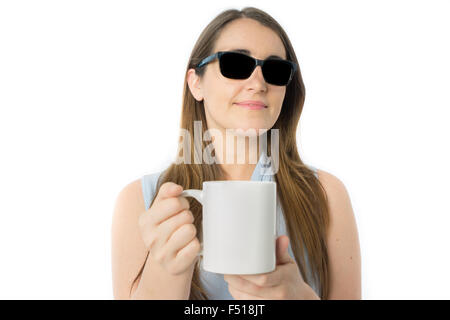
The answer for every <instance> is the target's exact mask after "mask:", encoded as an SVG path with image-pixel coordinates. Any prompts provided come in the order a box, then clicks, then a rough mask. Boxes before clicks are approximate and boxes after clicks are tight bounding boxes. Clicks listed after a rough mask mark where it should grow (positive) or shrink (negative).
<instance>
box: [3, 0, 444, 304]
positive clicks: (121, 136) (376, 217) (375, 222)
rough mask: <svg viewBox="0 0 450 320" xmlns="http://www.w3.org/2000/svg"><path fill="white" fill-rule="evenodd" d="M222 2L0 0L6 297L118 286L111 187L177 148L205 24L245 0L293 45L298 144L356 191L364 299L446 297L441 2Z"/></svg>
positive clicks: (105, 295)
mask: <svg viewBox="0 0 450 320" xmlns="http://www.w3.org/2000/svg"><path fill="white" fill-rule="evenodd" d="M219 3H220V2H217V1H188V2H181V1H180V2H179V3H173V2H154V1H1V2H0V148H1V149H0V150H1V156H0V164H1V165H0V197H1V198H0V259H1V260H0V261H1V262H0V298H3V299H112V298H113V296H112V284H111V262H110V256H111V254H110V250H111V241H110V238H111V234H110V230H111V218H112V212H113V206H114V202H115V199H116V196H117V194H118V192H119V191H120V190H121V189H122V188H123V187H124V186H125V185H126V184H128V183H129V182H131V181H133V180H135V179H139V178H140V177H141V176H142V175H143V174H147V173H152V172H155V171H156V170H160V169H163V168H165V166H166V165H167V164H168V163H169V161H171V160H172V159H173V157H174V155H175V151H176V142H177V141H178V140H177V139H178V133H179V120H180V111H181V97H182V88H183V79H184V71H185V68H186V64H187V61H188V58H189V55H190V53H191V50H192V48H193V46H194V43H195V41H196V40H197V37H198V36H199V35H200V32H201V31H202V30H203V28H204V27H205V26H206V25H207V24H208V23H209V21H211V20H212V19H213V18H214V17H215V16H216V15H217V14H219V13H220V12H222V11H223V10H225V9H229V8H238V9H241V8H243V7H244V6H246V5H249V6H253V5H254V6H257V7H259V8H261V9H263V10H265V11H266V12H268V13H269V14H271V15H272V16H273V17H274V18H275V19H277V20H278V21H279V23H280V24H281V25H282V26H283V27H284V28H285V30H286V32H287V34H288V35H289V37H290V39H291V41H292V44H293V46H294V49H295V51H296V54H297V57H298V59H299V63H300V69H301V72H302V74H303V79H304V82H305V85H306V102H305V106H304V111H303V114H302V117H301V120H300V125H299V130H298V142H299V150H300V156H301V157H302V159H303V160H304V161H305V162H306V163H307V164H311V165H313V166H316V167H318V168H319V169H322V170H325V171H328V172H330V173H332V174H334V175H335V176H337V177H338V178H339V179H341V180H342V181H343V182H344V184H345V185H346V187H347V189H348V191H349V193H350V196H351V200H352V204H353V208H354V212H355V215H356V219H357V224H358V229H359V235H360V243H361V252H362V276H363V278H362V288H363V299H432V298H435V299H449V298H450V293H449V291H448V287H449V285H450V275H449V272H448V270H450V258H449V254H448V244H449V243H450V235H449V234H450V232H449V222H450V219H449V214H450V205H449V202H448V200H447V199H448V191H449V188H448V181H449V178H450V172H449V169H448V163H449V162H450V159H449V158H450V152H449V148H448V137H449V133H450V130H449V128H448V121H449V115H450V112H449V108H450V95H449V89H450V88H449V84H450V59H449V57H450V43H449V41H448V39H449V30H450V20H449V19H448V16H449V12H450V3H449V2H448V1H429V0H427V1H425V0H424V1H317V0H316V1H295V2H294V1H280V0H278V1H273V0H270V1H257V2H256V1H255V2H245V1H233V2H232V1H230V2H226V4H225V5H224V4H223V1H222V4H219Z"/></svg>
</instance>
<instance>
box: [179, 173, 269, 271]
mask: <svg viewBox="0 0 450 320" xmlns="http://www.w3.org/2000/svg"><path fill="white" fill-rule="evenodd" d="M181 196H184V197H186V196H188V197H194V198H195V199H197V201H199V202H200V203H201V204H202V206H203V222H202V228H203V229H202V235H203V243H202V247H203V249H202V252H201V253H200V255H203V269H204V270H206V271H209V272H215V273H222V274H259V273H267V272H272V271H274V270H275V264H276V251H275V250H276V199H277V197H276V183H275V182H274V181H242V180H226V181H205V182H203V190H196V189H188V190H184V191H183V192H182V193H181Z"/></svg>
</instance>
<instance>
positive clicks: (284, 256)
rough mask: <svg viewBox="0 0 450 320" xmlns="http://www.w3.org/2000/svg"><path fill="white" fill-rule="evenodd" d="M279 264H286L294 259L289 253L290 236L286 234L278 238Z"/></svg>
mask: <svg viewBox="0 0 450 320" xmlns="http://www.w3.org/2000/svg"><path fill="white" fill-rule="evenodd" d="M276 247H277V249H276V250H277V265H279V264H286V263H289V262H291V261H292V258H291V256H290V255H289V251H288V248H289V237H288V236H286V235H282V236H279V237H278V238H277V244H276Z"/></svg>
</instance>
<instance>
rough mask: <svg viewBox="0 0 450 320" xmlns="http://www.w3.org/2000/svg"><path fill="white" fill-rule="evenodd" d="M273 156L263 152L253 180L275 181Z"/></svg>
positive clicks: (254, 171)
mask: <svg viewBox="0 0 450 320" xmlns="http://www.w3.org/2000/svg"><path fill="white" fill-rule="evenodd" d="M271 166H272V163H271V158H270V157H268V156H267V155H266V154H265V152H261V156H260V157H259V160H258V163H257V164H256V167H255V170H253V174H252V177H251V178H250V180H252V181H274V180H275V179H274V176H273V173H272V172H273V170H272V167H271Z"/></svg>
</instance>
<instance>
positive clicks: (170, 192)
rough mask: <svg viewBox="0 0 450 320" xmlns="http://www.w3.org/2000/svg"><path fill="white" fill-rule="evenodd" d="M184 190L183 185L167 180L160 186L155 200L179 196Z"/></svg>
mask: <svg viewBox="0 0 450 320" xmlns="http://www.w3.org/2000/svg"><path fill="white" fill-rule="evenodd" d="M181 192H183V187H182V186H180V185H178V184H176V183H174V182H170V181H168V182H165V183H163V184H162V185H161V187H160V188H159V191H158V194H157V195H156V198H155V201H154V202H159V201H162V200H164V199H167V198H171V197H177V196H179V195H180V194H181Z"/></svg>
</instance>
